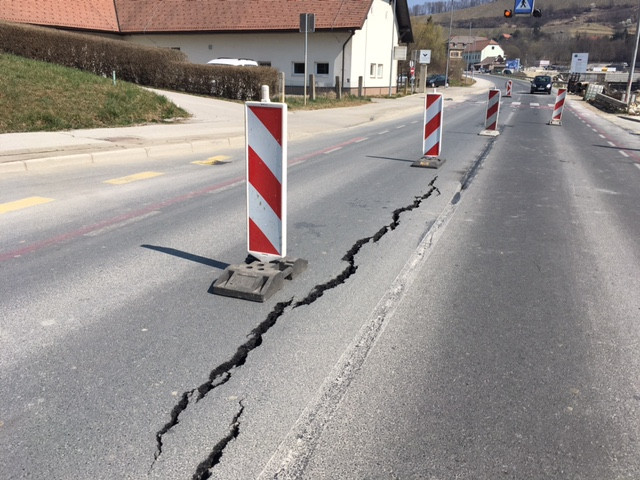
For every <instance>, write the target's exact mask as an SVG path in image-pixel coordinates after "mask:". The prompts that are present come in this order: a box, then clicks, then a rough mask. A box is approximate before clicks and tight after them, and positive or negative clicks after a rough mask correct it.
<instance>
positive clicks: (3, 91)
mask: <svg viewBox="0 0 640 480" xmlns="http://www.w3.org/2000/svg"><path fill="white" fill-rule="evenodd" d="M0 71H2V75H0V111H2V116H1V117H0V133H8V132H31V131H54V130H67V129H76V128H100V127H112V126H127V125H135V124H141V123H152V122H163V121H166V120H169V119H172V118H174V117H186V116H188V115H189V114H188V113H187V112H185V111H184V110H182V109H181V108H178V107H176V106H175V105H174V104H172V103H171V102H169V101H168V100H167V99H166V98H165V97H162V96H159V95H156V94H154V93H152V92H149V91H148V90H145V89H143V88H140V87H138V86H137V85H133V84H130V83H127V82H121V81H117V80H116V85H114V84H113V80H112V79H109V78H103V77H99V76H97V75H92V74H90V73H86V72H81V71H79V70H75V69H72V68H66V67H61V66H59V65H54V64H50V63H45V62H38V61H34V60H28V59H25V58H22V57H17V56H14V55H8V54H0Z"/></svg>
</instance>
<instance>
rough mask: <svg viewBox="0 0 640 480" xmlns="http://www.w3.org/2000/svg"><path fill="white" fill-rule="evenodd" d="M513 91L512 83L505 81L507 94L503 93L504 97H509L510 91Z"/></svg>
mask: <svg viewBox="0 0 640 480" xmlns="http://www.w3.org/2000/svg"><path fill="white" fill-rule="evenodd" d="M512 89H513V81H512V80H507V93H505V95H504V96H505V97H511V90H512Z"/></svg>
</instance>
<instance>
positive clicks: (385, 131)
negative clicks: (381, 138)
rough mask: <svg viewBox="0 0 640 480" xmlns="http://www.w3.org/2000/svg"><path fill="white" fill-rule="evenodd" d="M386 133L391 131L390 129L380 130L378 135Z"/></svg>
mask: <svg viewBox="0 0 640 480" xmlns="http://www.w3.org/2000/svg"><path fill="white" fill-rule="evenodd" d="M385 133H389V130H383V131H381V132H378V135H384V134H385Z"/></svg>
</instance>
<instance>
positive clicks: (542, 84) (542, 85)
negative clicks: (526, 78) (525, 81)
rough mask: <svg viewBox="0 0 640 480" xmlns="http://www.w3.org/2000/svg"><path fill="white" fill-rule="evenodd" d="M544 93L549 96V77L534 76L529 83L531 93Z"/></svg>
mask: <svg viewBox="0 0 640 480" xmlns="http://www.w3.org/2000/svg"><path fill="white" fill-rule="evenodd" d="M536 92H546V94H547V95H551V77H550V76H549V75H536V76H535V77H534V78H533V80H532V81H531V93H536Z"/></svg>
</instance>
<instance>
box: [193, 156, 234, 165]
mask: <svg viewBox="0 0 640 480" xmlns="http://www.w3.org/2000/svg"><path fill="white" fill-rule="evenodd" d="M230 158H231V157H229V156H228V155H216V156H215V157H211V158H207V159H206V160H198V161H196V162H191V163H194V164H196V165H217V164H218V163H224V162H225V160H229V159H230Z"/></svg>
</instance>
